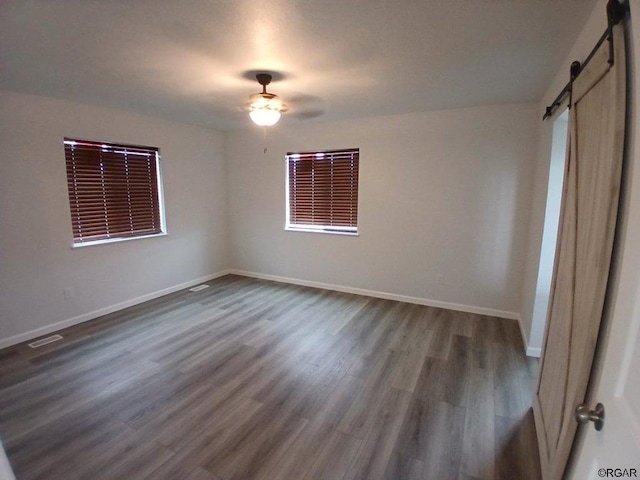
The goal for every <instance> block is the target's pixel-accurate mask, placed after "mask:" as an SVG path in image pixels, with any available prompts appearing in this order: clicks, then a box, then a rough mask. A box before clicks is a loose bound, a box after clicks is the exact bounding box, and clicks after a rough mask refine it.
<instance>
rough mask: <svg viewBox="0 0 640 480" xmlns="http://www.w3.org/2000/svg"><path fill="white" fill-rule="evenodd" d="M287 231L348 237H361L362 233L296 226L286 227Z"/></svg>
mask: <svg viewBox="0 0 640 480" xmlns="http://www.w3.org/2000/svg"><path fill="white" fill-rule="evenodd" d="M284 229H285V231H287V232H302V233H327V234H329V235H345V236H348V237H359V236H360V234H359V233H358V232H357V231H355V232H348V231H341V230H325V229H320V228H317V229H316V228H296V227H284Z"/></svg>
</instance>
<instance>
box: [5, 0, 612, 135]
mask: <svg viewBox="0 0 640 480" xmlns="http://www.w3.org/2000/svg"><path fill="white" fill-rule="evenodd" d="M594 3H595V0H422V1H417V0H415V1H414V0H396V1H385V0H343V1H335V0H262V1H255V0H217V1H216V0H0V45H2V48H1V51H0V89H6V90H15V91H20V92H27V93H35V94H41V95H47V96H52V97H58V98H66V99H74V100H79V101H83V102H89V103H92V104H96V105H104V106H111V107H116V108H124V109H128V110H133V111H138V112H141V113H146V114H151V115H157V116H162V117H165V118H170V119H174V120H178V121H183V122H187V123H193V124H197V125H203V126H208V127H212V128H217V129H221V130H229V129H235V128H247V127H250V126H251V123H250V120H249V119H248V115H246V113H245V112H244V111H243V109H244V108H245V103H246V102H247V100H248V96H249V95H250V94H251V93H254V92H256V91H259V90H260V88H259V85H258V83H257V82H256V81H255V80H254V79H252V77H251V72H255V71H270V72H276V73H277V74H278V75H276V78H277V81H274V83H272V84H271V85H270V87H269V91H271V92H273V93H276V94H278V95H280V96H281V97H282V98H283V100H284V101H285V102H287V103H289V104H290V106H291V109H290V111H289V113H287V114H286V115H285V116H284V117H283V120H282V121H283V122H288V123H295V122H313V121H327V120H335V119H345V118H357V117H368V116H377V115H387V114H394V113H405V112H417V111H428V110H435V109H445V108H457V107H464V106H474V105H485V104H497V103H512V102H529V101H538V100H540V99H541V96H542V95H543V93H544V89H545V88H546V87H547V86H548V84H549V83H550V81H551V80H552V78H553V75H554V74H555V73H556V72H557V69H558V68H559V66H560V64H561V62H562V60H563V59H564V56H565V55H566V53H567V51H568V49H569V47H570V45H571V43H572V41H573V40H574V39H575V37H576V36H577V34H578V32H579V30H580V28H581V26H582V25H583V24H584V22H585V20H586V17H587V15H588V13H589V12H590V10H591V9H592V8H593V5H594ZM604 14H605V13H604V12H603V15H604Z"/></svg>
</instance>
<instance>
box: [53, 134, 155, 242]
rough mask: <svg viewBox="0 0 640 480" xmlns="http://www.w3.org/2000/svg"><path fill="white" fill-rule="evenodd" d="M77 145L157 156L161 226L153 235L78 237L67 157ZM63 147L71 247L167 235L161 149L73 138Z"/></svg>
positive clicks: (132, 234) (71, 175)
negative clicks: (68, 150) (143, 152)
mask: <svg viewBox="0 0 640 480" xmlns="http://www.w3.org/2000/svg"><path fill="white" fill-rule="evenodd" d="M77 144H84V145H86V146H88V147H92V146H93V147H97V146H99V145H100V146H102V149H103V151H105V150H107V149H108V150H110V151H111V153H124V155H123V157H124V156H125V155H128V154H130V152H129V151H132V152H133V151H137V152H138V153H136V154H137V155H141V153H139V152H142V151H146V152H147V153H148V154H149V157H150V156H151V153H153V154H155V158H154V159H153V162H154V167H155V194H156V195H157V196H156V198H155V201H156V202H157V205H158V207H157V213H158V220H159V226H158V227H157V231H155V232H152V233H148V232H144V233H139V234H135V232H132V233H131V234H124V233H123V232H117V233H113V234H109V233H105V234H103V235H102V238H97V239H93V240H92V239H89V240H83V239H82V235H76V232H75V230H74V225H73V224H74V207H73V205H72V204H73V202H74V198H75V195H74V194H72V186H71V184H70V177H71V178H73V174H72V173H71V172H70V171H69V158H68V156H67V148H68V145H77ZM63 146H64V155H65V173H66V176H67V195H68V197H67V198H68V202H69V203H68V206H69V220H70V222H71V237H72V238H71V247H72V248H81V247H87V246H92V245H102V244H109V243H118V242H125V241H130V240H141V239H144V238H156V237H162V236H166V235H167V226H166V216H165V206H164V189H163V181H162V168H161V161H160V158H161V156H160V149H159V148H157V147H150V146H142V145H132V144H125V143H120V142H110V141H102V140H86V139H79V138H71V137H64V139H63ZM122 151H124V152H122ZM125 152H126V153H125ZM149 157H148V158H149ZM101 175H102V174H101ZM105 202H106V200H105ZM151 208H153V207H151ZM105 212H106V207H105ZM110 235H113V236H110Z"/></svg>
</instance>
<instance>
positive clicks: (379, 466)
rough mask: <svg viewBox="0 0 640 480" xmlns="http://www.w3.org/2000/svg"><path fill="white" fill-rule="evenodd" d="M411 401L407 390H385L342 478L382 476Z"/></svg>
mask: <svg viewBox="0 0 640 480" xmlns="http://www.w3.org/2000/svg"><path fill="white" fill-rule="evenodd" d="M410 401H411V394H410V393H409V392H405V391H402V390H397V389H395V388H389V389H387V392H386V395H385V397H384V398H383V400H382V402H381V404H380V406H379V408H378V411H377V412H376V415H375V420H374V421H373V425H372V426H371V429H370V430H369V432H368V433H367V436H366V438H365V439H364V440H363V444H362V446H361V447H360V450H358V453H357V455H356V457H355V459H354V461H353V463H352V464H351V467H350V468H349V471H348V472H347V474H346V475H345V477H344V478H345V480H350V479H354V480H356V479H359V480H380V479H382V478H384V475H385V473H386V471H387V465H388V463H389V460H390V459H391V457H392V455H393V450H394V445H395V443H396V439H397V438H398V434H399V433H400V429H401V427H402V423H403V421H404V416H405V413H406V411H407V408H408V407H409V403H410Z"/></svg>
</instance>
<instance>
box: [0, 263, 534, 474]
mask: <svg viewBox="0 0 640 480" xmlns="http://www.w3.org/2000/svg"><path fill="white" fill-rule="evenodd" d="M207 284H208V285H209V287H208V288H205V289H203V290H200V291H198V292H190V291H189V290H188V289H185V290H182V291H179V292H175V293H172V294H170V295H167V296H165V297H161V298H157V299H154V300H151V301H149V302H145V303H143V304H140V305H136V306H134V307H131V308H128V309H125V310H121V311H119V312H114V313H112V314H109V315H105V316H103V317H100V318H98V319H96V320H94V321H90V322H85V323H83V324H80V325H76V326H74V327H69V328H66V329H64V330H61V334H63V336H64V338H63V340H61V341H59V342H55V343H52V344H49V345H46V346H44V347H42V348H38V349H31V348H29V347H27V346H26V344H20V345H16V346H13V347H10V348H7V349H4V350H0V435H1V436H2V437H3V443H4V446H5V449H6V451H7V455H8V457H9V460H10V461H11V463H12V465H13V466H14V469H15V471H16V474H17V478H18V479H19V480H36V479H42V480H45V479H46V480H79V479H80V480H81V479H91V480H112V479H113V478H126V479H135V480H236V479H237V480H240V479H242V480H317V479H324V480H329V479H330V480H347V479H356V478H358V479H365V478H366V479H368V480H369V479H370V480H374V479H383V480H403V479H407V480H419V479H420V480H424V479H427V480H442V479H455V480H480V479H482V480H487V479H490V480H491V479H494V480H499V479H506V478H523V479H524V478H526V479H528V480H529V479H531V480H538V479H539V478H540V471H539V467H538V463H537V462H538V460H537V444H536V436H535V426H534V422H533V418H532V416H531V409H530V407H531V400H532V395H533V389H534V386H535V378H536V375H537V368H538V362H537V360H535V359H529V358H526V357H525V356H524V354H523V348H524V347H523V345H522V340H521V338H520V331H519V328H518V325H517V323H516V322H515V321H511V320H506V319H499V318H494V317H489V316H484V315H475V314H469V313H461V312H453V311H448V310H442V309H439V308H434V307H427V306H423V305H412V304H406V303H402V302H396V301H391V300H385V299H380V298H369V297H363V296H358V295H352V294H348V293H341V292H333V291H329V290H321V289H315V288H311V287H304V286H292V285H287V284H283V283H277V282H272V281H267V280H256V279H251V278H246V277H240V276H235V275H227V276H224V277H221V278H217V279H214V280H211V281H209V282H207Z"/></svg>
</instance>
